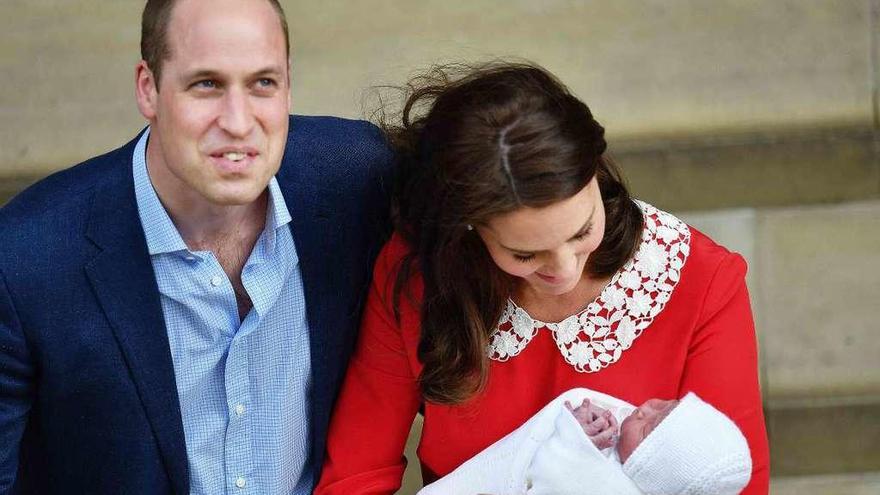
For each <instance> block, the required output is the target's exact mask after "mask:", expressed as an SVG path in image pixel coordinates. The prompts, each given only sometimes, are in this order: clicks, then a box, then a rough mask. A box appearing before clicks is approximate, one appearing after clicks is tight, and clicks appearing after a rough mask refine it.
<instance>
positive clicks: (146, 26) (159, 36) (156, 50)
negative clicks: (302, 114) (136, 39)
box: [141, 0, 290, 90]
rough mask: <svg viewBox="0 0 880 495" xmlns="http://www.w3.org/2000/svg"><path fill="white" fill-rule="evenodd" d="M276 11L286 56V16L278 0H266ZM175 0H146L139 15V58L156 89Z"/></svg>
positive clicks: (168, 55)
mask: <svg viewBox="0 0 880 495" xmlns="http://www.w3.org/2000/svg"><path fill="white" fill-rule="evenodd" d="M266 1H268V2H269V3H270V4H271V5H272V7H273V8H274V9H275V12H277V13H278V20H279V21H280V22H281V29H282V30H283V31H284V44H285V47H286V49H287V56H288V57H290V33H289V31H288V28H287V16H285V15H284V9H283V8H282V7H281V4H280V3H279V2H278V0H266ZM176 3H177V0H147V5H146V6H145V7H144V13H143V16H141V58H142V59H144V61H146V62H147V67H149V68H150V70H151V71H153V75H154V76H155V78H156V89H157V90H158V88H159V79H160V78H161V75H162V63H163V62H164V61H165V60H168V57H170V56H171V48H169V46H168V24H169V23H170V22H171V11H172V10H173V9H174V5H175V4H176Z"/></svg>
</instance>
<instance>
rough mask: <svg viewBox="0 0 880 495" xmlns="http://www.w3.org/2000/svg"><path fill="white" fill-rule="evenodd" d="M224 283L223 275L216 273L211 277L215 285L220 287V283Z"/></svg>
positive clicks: (212, 283)
mask: <svg viewBox="0 0 880 495" xmlns="http://www.w3.org/2000/svg"><path fill="white" fill-rule="evenodd" d="M222 283H223V277H221V276H220V275H215V276H214V277H212V278H211V285H213V286H214V287H220V284H222Z"/></svg>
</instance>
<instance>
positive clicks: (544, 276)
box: [536, 273, 562, 285]
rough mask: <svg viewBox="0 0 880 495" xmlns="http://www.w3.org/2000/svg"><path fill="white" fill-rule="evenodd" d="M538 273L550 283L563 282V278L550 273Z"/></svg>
mask: <svg viewBox="0 0 880 495" xmlns="http://www.w3.org/2000/svg"><path fill="white" fill-rule="evenodd" d="M536 275H537V276H538V277H540V278H541V280H543V281H544V282H547V283H548V284H553V285H556V284H558V283H560V282H562V279H561V278H559V277H552V276H550V275H544V274H543V273H536Z"/></svg>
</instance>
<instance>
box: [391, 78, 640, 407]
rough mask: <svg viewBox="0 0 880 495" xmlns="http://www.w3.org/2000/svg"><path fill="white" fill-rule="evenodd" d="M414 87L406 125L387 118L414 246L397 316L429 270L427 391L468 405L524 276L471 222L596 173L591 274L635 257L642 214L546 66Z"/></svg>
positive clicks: (535, 201) (400, 228) (537, 200)
mask: <svg viewBox="0 0 880 495" xmlns="http://www.w3.org/2000/svg"><path fill="white" fill-rule="evenodd" d="M406 91H407V94H408V96H407V98H406V101H405V104H404V106H403V110H402V113H401V116H400V121H399V123H397V124H394V125H389V124H388V123H387V122H383V123H382V124H383V127H384V130H385V132H386V133H387V135H388V138H389V141H390V143H391V146H392V147H393V148H394V150H395V152H396V160H397V163H396V167H397V169H396V170H397V177H396V181H395V190H394V197H393V206H394V218H395V229H396V231H397V232H398V233H399V234H400V235H401V236H402V237H403V239H404V240H405V241H406V242H407V243H408V245H409V247H410V248H411V251H410V252H409V255H408V256H407V257H405V258H404V259H403V261H402V264H401V267H400V271H399V273H398V276H397V278H396V281H395V286H394V301H393V304H394V311H395V313H396V314H397V315H398V318H399V314H400V310H399V308H400V300H401V296H402V294H403V292H404V290H405V288H406V287H407V285H408V282H409V280H410V277H411V275H412V274H413V271H414V269H418V271H419V272H420V273H421V275H422V278H423V280H424V296H423V298H422V300H421V306H420V309H421V315H420V318H421V337H420V342H419V348H418V356H419V359H420V361H421V362H422V364H423V365H424V368H423V371H422V373H421V376H420V377H419V383H420V386H421V390H422V394H423V396H424V398H425V399H426V400H428V401H431V402H435V403H439V404H458V403H461V402H463V401H465V400H467V399H468V398H470V397H471V396H473V395H474V394H475V393H476V392H478V391H479V390H480V389H481V387H482V386H483V384H484V383H485V381H486V377H487V373H488V368H489V361H488V357H487V354H486V346H487V344H488V342H489V337H490V335H491V333H492V332H493V331H494V330H495V326H496V324H497V322H498V320H499V318H500V317H501V313H502V311H503V309H504V306H505V303H506V301H507V298H508V297H510V295H511V291H512V288H513V282H514V281H513V280H512V277H510V276H509V275H507V274H506V273H504V272H503V271H501V270H500V269H499V268H498V267H497V266H496V265H495V263H494V262H493V261H492V258H491V257H490V256H489V253H488V251H487V250H486V248H485V246H484V244H483V242H482V240H481V239H480V237H479V235H477V234H476V232H475V231H473V230H469V229H468V225H480V224H485V223H486V222H488V221H489V219H490V218H492V217H494V216H496V215H500V214H504V213H508V212H511V211H514V210H516V209H518V208H522V207H531V208H540V207H542V206H547V205H549V204H552V203H555V202H558V201H561V200H564V199H567V198H570V197H572V196H574V195H575V194H576V193H578V192H579V191H581V190H582V189H583V188H584V187H586V185H587V184H588V183H589V182H590V181H591V180H592V179H593V178H594V177H596V178H597V180H598V184H599V189H600V192H601V194H602V202H603V203H604V206H605V212H606V219H607V220H606V222H605V232H604V237H603V240H602V243H601V244H600V246H599V247H598V248H597V249H596V251H594V252H593V253H592V254H591V255H590V257H589V259H588V262H587V268H586V269H587V270H589V273H590V274H591V275H594V276H608V275H611V274H613V273H614V272H616V271H617V270H619V269H620V268H621V267H622V266H623V265H624V263H626V261H627V260H628V259H629V258H630V257H631V256H632V255H633V253H634V251H635V248H636V247H637V243H638V240H639V239H640V237H641V231H642V215H641V211H640V209H639V208H638V206H637V205H636V204H635V203H634V202H633V201H632V200H631V199H630V196H629V193H628V192H627V189H626V187H625V186H624V184H623V182H622V180H621V178H620V174H619V173H618V171H617V169H616V168H615V167H614V165H613V164H612V163H611V162H610V161H609V160H608V159H607V158H606V157H605V156H603V154H604V152H605V148H606V143H605V138H604V134H605V130H604V129H603V128H602V126H601V125H599V123H598V122H596V120H595V119H594V118H593V115H592V113H591V112H590V109H589V108H588V107H587V106H586V105H585V104H584V103H583V102H581V101H580V100H578V99H577V98H575V97H574V96H573V95H572V94H571V93H570V92H569V90H568V89H567V88H566V87H565V86H564V85H563V84H562V83H560V82H559V81H558V80H557V79H556V78H555V77H554V76H553V75H551V74H550V73H548V72H547V71H546V70H544V69H542V68H541V67H538V66H536V65H533V64H524V63H502V62H496V63H492V64H488V65H484V66H481V67H477V68H472V67H466V66H443V67H436V68H434V69H433V70H431V71H430V72H429V73H427V74H426V75H423V76H420V77H417V78H415V79H413V80H412V81H411V82H410V84H409V86H408V87H407V88H406ZM416 263H417V266H414V265H415V264H416Z"/></svg>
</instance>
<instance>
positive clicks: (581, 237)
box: [572, 226, 593, 241]
mask: <svg viewBox="0 0 880 495" xmlns="http://www.w3.org/2000/svg"><path fill="white" fill-rule="evenodd" d="M592 231H593V227H592V226H590V228H588V229H587V230H585V231H583V232H581V233H580V234H578V235H576V236H574V237H572V239H573V240H575V241H582V240H584V239H585V238H586V237H587V236H588V235H590V232H592Z"/></svg>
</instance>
